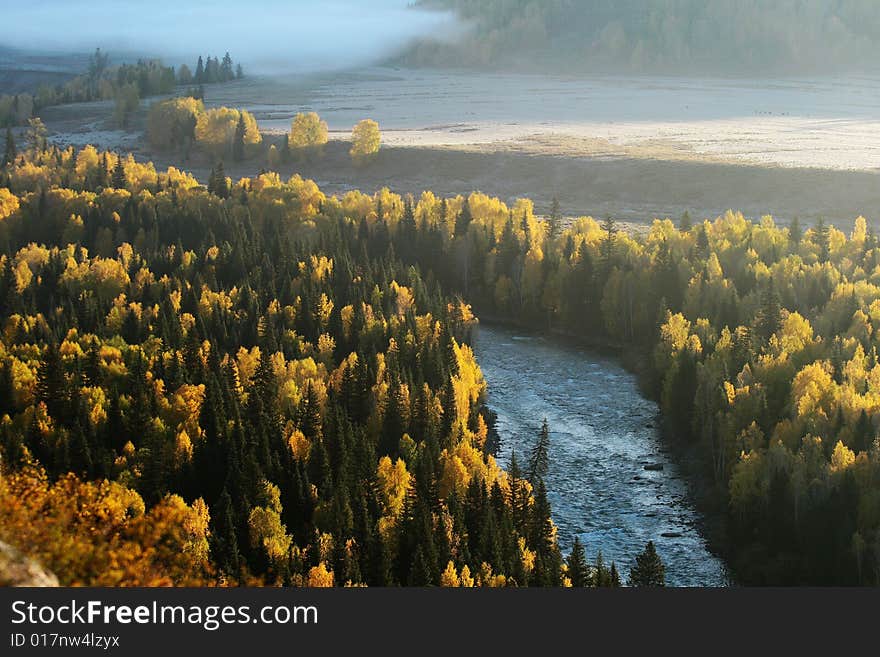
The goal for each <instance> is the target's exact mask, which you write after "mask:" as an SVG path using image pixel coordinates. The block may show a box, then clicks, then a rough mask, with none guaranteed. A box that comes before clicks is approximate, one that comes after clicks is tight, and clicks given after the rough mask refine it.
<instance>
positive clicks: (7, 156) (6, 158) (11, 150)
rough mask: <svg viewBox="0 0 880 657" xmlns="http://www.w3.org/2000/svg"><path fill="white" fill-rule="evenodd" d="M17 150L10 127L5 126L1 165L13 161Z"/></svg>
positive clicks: (6, 164)
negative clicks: (4, 149) (4, 142)
mask: <svg viewBox="0 0 880 657" xmlns="http://www.w3.org/2000/svg"><path fill="white" fill-rule="evenodd" d="M17 154H18V151H16V149H15V137H14V136H13V135H12V128H11V127H9V126H7V127H6V151H5V153H4V155H3V166H8V165H10V164H12V163H13V162H14V161H15V157H16V155H17Z"/></svg>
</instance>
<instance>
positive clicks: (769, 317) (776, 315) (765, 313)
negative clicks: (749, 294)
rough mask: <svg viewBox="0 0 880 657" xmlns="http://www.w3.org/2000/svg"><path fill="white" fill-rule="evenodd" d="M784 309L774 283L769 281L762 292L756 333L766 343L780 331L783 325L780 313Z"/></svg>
mask: <svg viewBox="0 0 880 657" xmlns="http://www.w3.org/2000/svg"><path fill="white" fill-rule="evenodd" d="M781 312H782V307H781V305H780V303H779V295H778V294H776V288H775V286H774V285H773V281H772V280H771V281H769V282H768V283H767V284H766V285H765V286H764V289H763V290H762V292H761V308H760V310H759V311H758V317H757V318H756V319H757V321H756V326H755V329H756V333H757V335H758V337H760V338H761V339H762V340H763V341H764V342H767V341H768V340H770V338H771V337H772V336H773V334H774V333H776V332H777V331H778V330H779V326H780V323H781V318H780V313H781Z"/></svg>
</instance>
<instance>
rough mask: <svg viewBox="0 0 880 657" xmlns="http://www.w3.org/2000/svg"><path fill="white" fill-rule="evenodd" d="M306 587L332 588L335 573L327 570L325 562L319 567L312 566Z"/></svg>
mask: <svg viewBox="0 0 880 657" xmlns="http://www.w3.org/2000/svg"><path fill="white" fill-rule="evenodd" d="M306 586H308V587H309V588H331V587H332V586H333V571H332V570H327V566H326V565H325V564H324V562H323V561H322V562H321V563H319V564H318V565H317V566H312V568H310V569H309V578H308V581H307V584H306Z"/></svg>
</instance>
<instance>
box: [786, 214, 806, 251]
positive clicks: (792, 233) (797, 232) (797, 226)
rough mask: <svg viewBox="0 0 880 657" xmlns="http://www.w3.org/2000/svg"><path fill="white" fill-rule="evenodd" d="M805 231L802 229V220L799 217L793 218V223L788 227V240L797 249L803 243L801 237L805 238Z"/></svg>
mask: <svg viewBox="0 0 880 657" xmlns="http://www.w3.org/2000/svg"><path fill="white" fill-rule="evenodd" d="M803 236H804V233H803V231H802V230H801V221H800V219H798V218H797V217H795V218H794V219H792V220H791V224H790V225H789V227H788V242H789V244H790V245H791V246H792V247H793V249H796V248H797V246H798V245H799V244H800V243H801V239H802V238H803Z"/></svg>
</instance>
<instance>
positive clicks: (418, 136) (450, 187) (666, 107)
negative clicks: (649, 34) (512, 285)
mask: <svg viewBox="0 0 880 657" xmlns="http://www.w3.org/2000/svg"><path fill="white" fill-rule="evenodd" d="M206 92H207V98H206V104H207V105H208V106H218V105H230V106H236V107H244V108H246V109H248V110H250V111H252V112H253V113H254V114H255V116H256V117H257V120H258V122H259V124H260V127H261V129H262V130H263V131H264V133H265V134H266V138H267V142H271V141H272V140H276V139H278V138H280V135H281V134H282V133H283V132H284V131H285V130H287V129H289V125H290V121H291V118H292V117H293V116H294V115H295V114H296V113H297V112H300V111H317V112H319V113H320V114H321V116H322V117H323V118H324V119H325V120H326V121H327V122H328V124H329V127H330V131H331V140H332V141H331V143H330V145H329V146H328V148H327V155H326V157H325V158H323V159H322V160H320V161H317V162H311V163H298V162H297V163H292V164H290V165H286V166H282V171H281V172H280V173H282V174H284V175H288V174H291V173H293V172H299V173H302V174H303V175H307V176H309V177H312V178H314V179H315V180H316V181H318V182H319V183H320V184H321V185H322V186H323V187H324V188H325V189H326V190H327V191H329V192H331V193H338V192H344V191H346V190H348V189H352V188H361V189H365V190H369V191H372V190H374V189H377V188H379V187H382V186H389V187H391V188H393V189H395V190H396V191H399V192H404V193H408V192H411V193H419V192H420V191H421V190H423V189H428V188H430V189H433V190H434V191H435V192H438V193H444V194H457V193H467V192H470V191H473V190H480V191H484V192H486V193H490V194H493V195H498V196H500V197H502V198H503V199H506V200H512V199H514V198H517V197H520V196H527V197H530V198H532V199H534V200H535V201H536V204H537V206H538V209H539V210H544V209H546V208H547V207H549V204H550V201H551V199H552V198H553V197H554V196H555V197H558V198H559V199H560V201H561V203H562V206H563V209H564V210H565V212H566V213H567V214H570V215H572V216H575V215H584V214H591V215H593V216H605V215H608V214H610V215H613V216H616V217H617V218H619V219H622V220H626V221H635V222H645V221H650V220H651V219H652V218H654V217H666V216H669V217H678V216H680V215H681V213H683V212H684V211H690V212H691V214H692V215H696V216H705V217H714V216H717V214H719V213H721V212H724V211H725V210H726V209H729V208H732V209H740V210H743V211H744V212H746V213H747V214H748V215H750V216H753V217H756V216H760V215H763V214H772V215H774V216H776V217H777V218H778V219H780V220H781V221H788V220H790V219H791V218H792V217H794V216H798V217H800V218H801V219H802V220H806V221H813V220H815V219H817V218H818V217H824V218H826V219H829V220H831V221H835V222H837V223H838V224H841V225H843V224H847V223H849V222H851V221H852V220H853V219H854V218H855V217H856V216H858V215H859V214H862V215H865V216H866V217H868V218H869V219H871V220H874V219H876V218H880V80H878V79H875V78H866V77H848V78H817V79H806V78H792V79H784V80H741V79H722V80H704V79H690V78H616V77H607V78H591V79H582V78H563V77H546V76H533V75H507V74H485V73H463V72H448V71H421V70H418V71H412V70H396V69H367V70H362V71H357V72H352V73H346V74H337V75H333V76H323V77H312V78H308V77H298V76H287V77H272V78H269V77H259V76H255V77H250V78H246V79H245V80H242V81H237V82H234V83H230V84H226V85H219V86H209V87H207V88H206ZM149 102H150V101H147V102H145V103H144V106H146V105H148V103H149ZM110 110H111V108H110V107H109V104H107V103H90V104H85V105H75V106H67V107H59V108H50V109H47V110H45V112H44V119H45V120H46V122H47V125H48V126H49V128H50V130H52V132H53V133H54V136H55V138H56V139H57V140H58V141H59V142H61V143H71V144H74V145H83V144H84V143H98V144H100V145H101V146H104V147H110V148H117V149H120V150H126V151H128V150H131V151H134V152H135V153H136V154H137V156H138V157H140V158H144V159H153V160H154V161H156V163H157V164H159V165H160V166H165V165H167V164H179V162H178V160H179V156H175V155H173V154H171V155H167V154H160V153H153V152H151V151H150V149H149V147H148V145H147V144H146V141H145V139H144V138H143V124H144V120H143V119H144V115H145V111H146V110H145V107H144V109H142V111H141V112H140V115H139V117H137V118H136V120H135V121H134V123H133V126H132V129H130V130H128V131H120V130H116V129H113V127H112V125H110V123H109V120H108V119H109V116H110ZM362 118H373V119H375V120H377V121H378V122H379V123H380V125H381V126H382V130H383V144H384V149H383V152H382V154H381V157H380V158H379V160H378V161H377V162H376V163H375V164H374V165H373V166H371V167H367V168H365V169H364V168H362V169H359V168H355V167H352V166H351V165H350V164H349V163H348V161H347V157H346V140H347V139H348V136H349V134H350V130H351V126H352V125H354V123H356V122H357V121H358V120H360V119H362ZM212 164H213V163H212V162H209V161H208V160H207V159H206V158H205V157H203V156H199V155H198V154H196V155H194V156H193V158H192V159H191V161H190V162H188V163H186V166H187V167H188V168H190V169H192V170H194V171H195V172H196V173H197V174H198V175H200V176H205V177H206V176H207V173H208V171H209V170H210V167H211V165H212ZM225 166H226V170H227V172H229V173H231V174H232V175H253V174H254V173H255V172H256V171H258V170H259V169H261V168H263V167H265V166H266V162H265V160H264V159H262V158H261V159H260V160H259V161H258V160H252V161H250V162H246V163H243V164H241V165H235V166H233V165H231V164H230V163H225Z"/></svg>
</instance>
